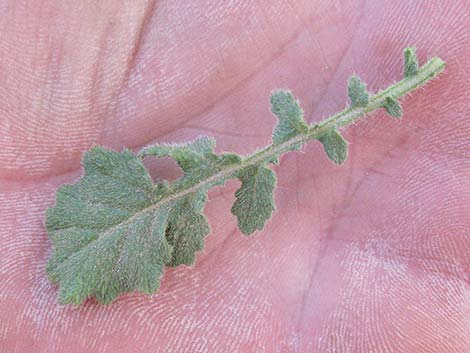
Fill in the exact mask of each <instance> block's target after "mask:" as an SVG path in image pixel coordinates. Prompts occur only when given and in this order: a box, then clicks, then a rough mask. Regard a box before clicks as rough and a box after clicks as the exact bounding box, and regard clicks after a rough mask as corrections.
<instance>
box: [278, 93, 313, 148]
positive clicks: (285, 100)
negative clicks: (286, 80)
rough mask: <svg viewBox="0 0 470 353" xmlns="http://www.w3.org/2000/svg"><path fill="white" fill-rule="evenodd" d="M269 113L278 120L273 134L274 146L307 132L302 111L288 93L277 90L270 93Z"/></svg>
mask: <svg viewBox="0 0 470 353" xmlns="http://www.w3.org/2000/svg"><path fill="white" fill-rule="evenodd" d="M271 111H272V112H273V114H274V115H276V117H277V119H278V120H279V122H278V124H277V125H276V127H275V128H274V132H273V142H274V144H276V145H278V144H281V143H283V142H285V141H287V140H289V139H290V138H292V137H294V136H296V135H300V134H306V133H307V132H308V125H307V123H306V122H305V120H304V118H303V111H302V109H301V108H300V105H299V102H298V101H297V100H296V99H295V98H294V96H293V95H292V93H291V92H290V91H284V90H277V91H274V92H273V93H272V95H271Z"/></svg>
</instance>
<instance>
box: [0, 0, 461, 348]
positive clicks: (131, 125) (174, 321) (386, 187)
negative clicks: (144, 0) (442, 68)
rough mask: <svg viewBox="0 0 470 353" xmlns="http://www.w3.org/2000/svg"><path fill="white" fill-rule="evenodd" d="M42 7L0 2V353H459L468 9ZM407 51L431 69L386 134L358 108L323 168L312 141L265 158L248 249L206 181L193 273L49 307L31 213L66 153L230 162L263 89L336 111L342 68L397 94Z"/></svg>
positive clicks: (258, 125) (250, 141) (47, 194)
mask: <svg viewBox="0 0 470 353" xmlns="http://www.w3.org/2000/svg"><path fill="white" fill-rule="evenodd" d="M62 3H63V4H62V5H61V6H59V5H54V6H57V7H55V8H51V7H50V6H52V5H44V4H42V5H41V8H39V7H37V8H21V6H20V5H16V3H15V2H11V4H12V5H11V7H8V5H7V6H6V11H7V12H8V11H11V16H6V17H5V18H3V19H2V22H3V23H2V26H4V28H6V29H7V30H6V31H4V32H3V33H4V35H3V37H2V38H1V39H0V40H1V43H2V46H1V48H2V49H1V51H0V53H2V58H3V59H2V61H3V64H4V66H3V67H1V66H0V72H3V75H4V77H5V80H4V81H3V82H2V83H1V86H0V98H1V102H2V104H1V106H2V116H3V118H2V119H3V123H2V125H0V129H2V131H1V134H0V144H1V146H2V149H1V151H0V157H1V161H2V162H1V177H2V181H1V183H0V190H1V193H0V198H1V201H2V202H1V203H0V205H1V206H0V210H1V214H2V227H0V229H1V230H0V241H1V243H2V248H1V251H0V265H1V266H0V268H1V272H0V274H1V278H2V281H1V282H0V294H1V296H2V301H1V303H0V313H2V314H1V316H2V320H1V321H2V322H3V324H2V326H1V327H2V329H1V330H0V340H3V342H4V343H3V344H4V347H5V346H6V347H7V348H8V349H7V351H12V352H15V351H18V352H23V351H47V352H63V351H75V350H76V351H92V350H93V351H96V352H104V351H113V352H117V351H123V352H128V351H136V350H138V351H140V352H147V351H148V352H154V351H162V352H163V351H165V352H169V351H177V352H181V351H211V352H218V351H221V352H222V351H223V352H228V351H236V350H237V349H238V350H239V351H257V352H259V351H267V352H270V351H286V352H287V351H289V352H290V351H299V352H305V351H311V352H368V351H377V352H378V351H384V352H390V351H393V352H411V351H413V352H418V351H425V352H456V351H459V352H462V351H466V350H468V349H470V348H469V344H468V342H467V341H468V339H467V338H466V336H467V335H466V330H467V326H468V319H467V317H466V316H467V315H466V312H467V311H468V308H469V304H468V303H469V301H468V300H467V298H468V294H469V287H468V274H467V271H468V267H469V260H468V259H469V256H468V255H467V250H468V248H469V246H470V241H469V240H468V239H467V238H466V237H465V235H466V234H465V232H466V231H467V232H468V229H469V227H470V222H469V219H468V214H469V211H470V210H469V207H470V202H469V199H468V193H467V192H468V189H469V188H470V183H469V179H468V175H469V172H470V165H469V162H468V161H469V148H468V136H469V133H470V123H468V121H469V120H468V118H467V117H466V116H465V114H464V112H465V111H466V108H467V106H468V102H466V101H465V100H464V99H462V98H463V97H465V96H466V93H467V92H468V89H469V84H468V80H467V81H466V78H465V72H466V71H468V70H469V69H470V61H469V60H468V53H467V52H466V51H465V50H466V49H465V48H463V47H461V46H460V45H459V43H460V42H461V40H462V38H466V36H467V35H468V34H470V33H469V30H468V28H470V27H469V25H470V23H469V20H468V19H467V18H465V16H464V15H463V14H464V13H465V10H468V5H459V4H457V2H453V3H452V5H448V6H447V7H446V8H445V11H443V10H441V9H438V8H426V9H423V8H424V7H425V6H426V5H423V6H419V5H409V4H408V2H406V1H392V2H387V3H386V4H380V6H379V5H377V4H375V2H371V3H368V2H364V4H363V5H361V6H358V5H356V4H354V2H352V4H343V3H342V4H341V6H340V7H338V6H335V5H334V4H333V3H330V2H326V1H325V2H322V3H315V4H312V3H311V2H309V1H301V2H297V3H292V4H290V5H289V4H286V2H281V1H280V2H278V3H279V4H272V2H259V1H258V2H256V3H255V2H253V4H248V3H246V4H244V5H237V6H236V7H233V8H232V7H231V6H232V5H226V4H225V3H223V4H222V3H220V4H218V5H214V4H212V3H211V2H208V3H207V4H203V2H198V5H197V6H196V4H195V2H189V3H188V2H184V1H181V2H179V3H178V4H176V3H175V2H166V1H161V2H158V3H156V4H153V5H145V4H136V3H133V4H132V5H129V8H126V9H123V8H120V7H118V6H117V5H115V4H113V2H112V1H109V3H108V4H107V5H106V6H105V5H102V6H103V7H100V5H95V4H93V5H89V7H84V8H81V5H80V4H77V3H76V2H70V4H69V2H68V1H63V2H62ZM199 3H200V4H199ZM34 6H36V5H34ZM233 6H235V5H233ZM405 8H409V10H406V11H405V10H404V9H405ZM418 9H419V10H418ZM15 10H16V11H17V12H15ZM83 11H84V12H85V13H84V12H83ZM413 16H415V17H413ZM22 21H23V22H22ZM26 23H28V24H30V26H29V27H28V26H24V25H23V24H26ZM439 23H440V25H438V24H439ZM31 24H32V25H31ZM405 24H406V26H405ZM64 28H65V29H66V30H64ZM405 28H406V35H403V31H405ZM78 31H80V33H82V34H83V36H82V37H79V38H77V37H76V36H77V33H79V32H78ZM18 36H19V37H20V38H22V39H23V40H24V41H26V42H24V41H23V42H19V43H17V42H16V41H17V38H18ZM404 37H405V38H406V40H405V39H403V38H404ZM410 43H415V44H416V45H417V47H418V49H420V51H421V53H423V51H424V52H425V53H426V54H429V55H439V56H441V57H442V58H443V59H444V60H446V61H448V70H447V73H446V74H445V76H444V77H443V78H441V79H439V80H438V81H436V82H434V83H432V84H430V85H429V86H427V88H426V89H425V90H423V91H421V92H419V93H416V94H415V95H414V97H415V99H413V100H411V99H408V100H407V101H406V102H405V104H404V110H405V120H404V122H403V123H401V124H399V125H397V124H396V123H395V122H394V121H393V120H392V119H389V118H387V117H385V115H384V114H377V117H376V118H375V119H369V120H367V121H366V122H364V123H361V124H360V126H358V127H356V128H351V129H349V130H348V131H347V132H346V134H345V137H346V138H347V139H348V140H349V141H350V142H351V146H350V147H351V149H350V158H349V160H348V161H347V162H346V164H345V165H344V166H343V167H342V168H335V167H334V166H332V165H331V164H330V163H329V162H328V161H327V159H326V157H324V155H323V154H322V153H320V146H319V145H311V146H308V147H307V148H306V153H304V154H290V155H288V156H286V157H283V159H282V160H281V165H280V167H278V168H277V174H278V177H279V186H278V190H277V193H276V203H277V205H278V211H277V213H276V214H275V215H274V217H273V219H272V220H271V222H270V223H269V224H268V226H267V228H266V229H265V230H264V231H263V232H262V234H258V235H257V236H255V237H254V238H245V237H243V236H241V235H240V234H239V233H238V231H237V230H236V224H235V220H234V219H233V217H231V216H230V206H231V204H232V202H233V191H234V189H235V188H236V184H235V183H231V184H228V185H227V186H226V187H224V188H221V189H218V190H214V191H213V192H211V194H210V196H211V197H210V202H209V204H208V206H207V208H206V210H207V214H208V216H209V220H210V223H211V225H212V227H213V232H212V234H211V235H210V236H209V237H208V238H207V242H206V250H205V252H204V253H201V254H199V256H198V262H197V265H196V267H195V268H193V269H189V268H178V269H174V270H168V271H167V272H166V275H165V277H164V280H163V282H162V288H161V291H160V292H159V293H158V294H157V295H155V296H153V297H145V296H142V295H139V294H129V295H125V296H122V297H121V298H120V299H118V300H117V301H116V302H114V303H113V304H112V305H110V306H98V305H97V304H96V303H94V302H93V301H89V302H87V303H86V304H85V305H82V306H80V307H78V308H71V307H59V306H57V304H56V296H55V294H56V288H55V287H54V286H52V285H51V284H50V283H49V282H48V281H47V279H46V278H45V274H44V264H45V262H46V260H47V257H48V255H49V251H50V250H49V249H50V243H49V242H48V240H47V236H46V234H45V231H44V227H43V219H44V212H45V209H46V208H47V207H49V206H50V205H51V204H52V203H53V198H54V192H55V190H56V188H57V187H58V186H59V185H60V184H62V183H64V182H71V181H73V180H74V179H76V178H77V177H78V176H79V174H80V170H79V163H78V161H79V158H80V156H81V154H82V153H83V151H84V150H85V149H87V148H89V147H90V146H91V145H92V144H96V143H100V144H104V145H107V146H111V147H114V148H121V147H122V146H129V147H138V146H141V145H144V144H147V143H149V142H151V141H152V140H158V141H181V140H186V139H188V138H192V137H195V136H197V135H200V134H208V135H212V136H214V137H216V138H217V140H218V143H219V145H218V147H219V150H234V151H236V152H241V153H246V152H250V151H252V150H254V149H255V148H257V147H261V146H263V145H265V144H267V143H268V141H269V140H268V139H269V135H270V132H271V130H272V126H273V124H274V119H273V117H272V116H271V115H270V113H269V111H268V106H267V101H268V100H267V98H268V96H269V93H270V91H271V89H273V88H277V87H288V88H291V89H293V91H294V92H295V94H296V95H298V96H299V98H300V99H301V102H302V103H303V107H304V109H305V113H306V114H305V115H306V117H307V119H309V118H310V117H312V116H313V117H314V119H320V118H322V117H324V116H326V115H327V114H329V113H333V112H335V111H337V110H339V109H342V108H343V106H344V102H345V97H346V93H345V91H346V90H345V87H346V79H347V77H348V76H349V74H350V73H351V70H356V72H358V73H359V74H360V75H361V77H362V78H363V79H364V80H365V81H366V82H369V87H371V89H372V90H377V89H379V88H381V87H384V86H386V85H388V84H389V83H390V82H391V81H392V80H397V79H399V78H400V72H401V62H400V60H398V57H399V55H400V53H401V49H402V48H403V47H405V46H407V45H409V44H410ZM429 43H433V44H429ZM33 44H34V46H33ZM5 48H8V51H7V50H5ZM30 65H31V67H32V71H29V70H25V69H24V68H25V67H29V66H30ZM309 120H311V119H309ZM151 170H152V173H153V174H154V175H156V176H157V177H174V174H173V173H172V171H171V169H170V171H166V170H164V169H163V168H161V167H159V166H158V165H157V166H156V167H155V166H151ZM465 216H467V217H465Z"/></svg>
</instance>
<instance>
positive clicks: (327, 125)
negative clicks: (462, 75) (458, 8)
mask: <svg viewBox="0 0 470 353" xmlns="http://www.w3.org/2000/svg"><path fill="white" fill-rule="evenodd" d="M444 67H445V63H444V61H442V60H441V59H440V58H438V57H435V58H432V59H431V60H429V61H428V62H427V63H426V64H425V65H423V66H422V67H420V68H419V70H418V72H417V73H416V74H415V75H414V76H411V77H405V78H404V79H402V80H401V81H399V82H397V83H395V84H393V85H391V86H390V87H388V88H387V89H385V90H383V91H380V92H379V93H377V94H375V95H372V96H371V97H370V100H369V103H368V104H367V105H366V106H364V107H357V108H351V107H348V108H346V109H344V110H343V111H341V112H339V113H337V114H335V115H333V116H331V117H329V118H327V119H325V120H323V121H321V122H319V123H317V124H314V125H311V126H310V127H309V129H308V131H307V132H306V133H305V134H300V135H296V136H295V137H293V138H291V139H289V140H288V141H285V142H283V143H281V144H277V145H275V144H271V145H269V146H266V147H265V148H262V149H260V150H258V151H256V152H254V153H253V154H251V155H248V156H246V157H244V158H243V159H242V162H241V163H240V164H237V165H232V166H228V167H225V168H224V169H222V170H220V171H219V172H217V173H215V174H213V175H211V176H210V177H208V178H207V179H204V180H202V181H199V182H198V183H196V184H194V185H191V186H188V187H186V188H184V189H179V190H173V191H172V192H170V193H169V194H168V195H167V196H166V197H164V198H163V199H161V200H159V201H158V202H156V203H155V204H154V205H152V206H150V207H149V208H147V209H145V210H142V211H141V212H139V213H142V212H147V211H151V210H153V209H155V208H158V207H161V206H163V205H164V204H167V203H169V202H172V201H174V200H176V199H178V198H180V197H183V196H185V195H188V194H190V193H193V192H196V191H198V190H201V189H204V188H208V187H210V186H211V185H214V184H215V183H217V182H220V181H224V180H228V179H233V178H236V175H237V173H238V172H239V171H240V170H242V169H243V168H246V167H248V166H250V165H256V164H266V163H269V162H270V161H272V160H273V159H275V158H277V157H279V156H280V155H282V154H284V153H286V152H289V151H292V150H293V149H295V148H296V147H297V146H299V145H303V144H306V143H308V142H310V141H312V140H317V139H318V138H320V137H321V136H322V135H323V134H325V133H326V132H328V131H329V130H331V129H332V128H342V127H345V126H347V125H349V124H351V123H353V122H355V121H357V120H359V119H362V118H364V117H365V116H366V115H367V114H368V113H371V112H373V111H375V110H377V109H380V108H383V107H384V105H385V102H386V98H387V97H391V98H394V99H397V98H400V97H403V96H405V95H407V94H408V93H410V92H411V91H413V90H415V89H416V88H419V87H421V86H423V85H424V84H426V83H427V82H428V81H429V80H431V79H432V78H434V77H436V76H437V75H438V74H439V73H441V72H442V71H443V70H444ZM131 218H132V217H131Z"/></svg>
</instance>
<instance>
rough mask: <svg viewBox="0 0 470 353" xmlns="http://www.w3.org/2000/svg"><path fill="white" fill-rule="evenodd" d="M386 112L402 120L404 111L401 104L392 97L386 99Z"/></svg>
mask: <svg viewBox="0 0 470 353" xmlns="http://www.w3.org/2000/svg"><path fill="white" fill-rule="evenodd" d="M384 108H385V110H386V111H387V113H388V114H390V115H391V116H392V117H394V118H401V117H402V115H403V109H402V108H401V105H400V103H398V101H397V100H396V99H393V98H391V97H386V98H385V105H384Z"/></svg>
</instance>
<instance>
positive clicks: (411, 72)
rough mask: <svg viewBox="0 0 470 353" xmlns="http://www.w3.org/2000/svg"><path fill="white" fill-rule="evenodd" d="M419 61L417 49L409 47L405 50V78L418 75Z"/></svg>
mask: <svg viewBox="0 0 470 353" xmlns="http://www.w3.org/2000/svg"><path fill="white" fill-rule="evenodd" d="M418 69H419V61H418V56H417V55H416V48H415V47H409V48H406V49H405V67H404V76H405V77H412V76H415V75H416V74H417V73H418Z"/></svg>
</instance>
